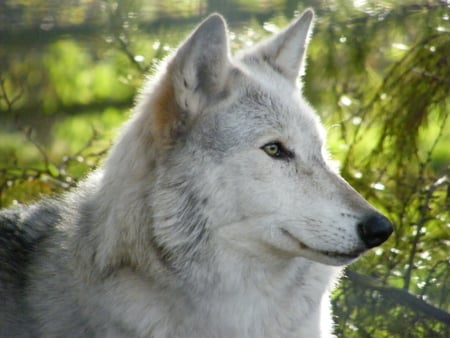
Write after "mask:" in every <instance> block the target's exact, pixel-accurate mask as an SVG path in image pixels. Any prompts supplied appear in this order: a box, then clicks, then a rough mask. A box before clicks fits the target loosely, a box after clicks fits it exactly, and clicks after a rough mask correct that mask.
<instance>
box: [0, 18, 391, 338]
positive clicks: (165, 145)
mask: <svg viewBox="0 0 450 338" xmlns="http://www.w3.org/2000/svg"><path fill="white" fill-rule="evenodd" d="M312 17H313V13H312V11H311V10H308V11H306V12H305V14H304V15H303V16H301V17H300V18H299V19H297V20H294V22H293V23H292V24H291V25H290V26H289V27H288V28H286V29H285V30H284V31H282V32H281V33H279V34H277V35H275V36H274V37H273V38H271V39H268V40H266V41H264V42H262V43H261V44H259V45H257V46H256V47H255V48H253V49H251V50H249V51H244V52H243V53H242V54H240V55H239V56H238V57H236V58H232V57H231V56H230V55H229V50H228V49H229V47H228V39H227V32H226V24H225V22H224V20H223V19H222V18H221V17H220V16H218V15H213V16H211V17H209V18H208V19H206V20H205V21H204V22H203V23H202V24H200V26H199V27H198V28H197V29H196V30H195V31H194V32H193V33H192V35H191V36H190V37H188V38H187V40H186V41H185V42H184V43H182V44H181V46H180V48H179V49H178V51H177V52H175V53H174V55H173V56H171V57H169V58H168V60H167V62H166V64H164V65H162V66H161V70H160V72H159V74H158V75H156V76H155V78H154V79H153V80H151V81H150V82H149V83H148V84H147V85H146V86H145V88H144V89H143V90H142V92H141V94H140V97H139V100H138V103H137V106H136V108H135V113H134V115H133V116H132V118H131V119H130V121H128V122H127V123H126V124H125V125H124V128H123V130H122V133H121V135H120V136H119V137H118V139H117V141H116V142H115V144H114V146H113V147H112V149H111V151H110V153H109V155H108V157H107V158H106V160H105V163H104V165H103V166H102V167H101V168H99V169H98V170H96V171H95V172H93V173H92V174H91V175H89V176H88V177H87V178H86V179H85V180H84V181H83V182H81V183H80V185H79V187H78V188H76V189H74V190H73V191H71V192H68V193H66V194H64V195H62V196H60V197H59V198H58V199H54V200H44V201H40V202H37V203H36V204H34V205H30V206H21V207H16V208H12V209H7V210H4V211H2V212H1V213H0V226H1V231H0V244H1V245H0V299H2V303H1V304H0V337H11V336H15V337H154V338H161V337H187V338H194V337H218V338H219V337H330V336H331V334H332V322H331V316H330V311H329V299H328V295H329V292H330V290H331V289H332V287H333V286H334V283H335V281H336V279H337V277H338V276H339V273H340V271H341V269H342V268H341V267H342V266H343V265H345V264H349V263H351V262H352V261H354V260H355V259H357V258H358V257H359V256H360V255H361V254H362V253H363V252H365V251H366V250H367V249H369V248H370V247H373V246H374V245H378V244H381V242H382V241H384V240H385V239H386V238H387V237H388V236H389V234H390V231H391V226H390V224H389V223H388V221H387V220H386V219H385V218H383V217H382V216H379V217H368V216H370V215H378V213H377V211H375V209H374V208H373V207H372V206H370V205H369V204H368V203H367V202H366V201H365V200H364V199H363V198H362V197H361V196H360V195H359V194H358V193H357V192H355V191H354V190H353V189H352V188H351V187H350V186H349V185H348V184H347V183H346V182H345V181H344V180H343V179H342V178H340V176H339V175H338V173H337V172H336V171H335V170H333V168H332V166H331V165H330V163H329V161H328V159H327V156H326V151H325V150H324V129H323V127H322V126H321V124H320V121H319V119H318V117H317V116H316V114H315V113H314V111H313V109H312V108H311V107H310V106H309V105H308V103H306V101H305V100H304V99H303V98H302V97H301V95H300V90H299V88H298V86H297V83H296V82H297V81H296V78H297V75H298V73H301V72H302V68H303V67H304V52H305V50H306V46H307V43H308V37H309V34H310V30H311V29H310V27H311V21H312ZM274 142H275V143H276V144H281V143H282V144H283V145H284V147H286V149H287V150H289V154H290V155H289V158H282V157H281V158H277V157H275V156H273V154H272V155H271V154H269V153H267V152H266V150H265V149H266V148H265V145H267V144H272V143H274ZM367 219H371V220H374V219H375V220H377V224H364V220H367ZM361 224H362V225H361ZM362 227H364V228H363V230H364V231H361V229H362ZM369 227H373V228H375V229H378V230H377V231H375V230H372V228H369ZM361 234H364V236H365V237H364V236H362V235H361ZM367 234H372V235H374V236H375V235H377V236H378V235H379V236H381V237H382V238H381V237H380V238H381V239H378V238H375V239H374V238H367V236H368V235H367ZM369 240H370V241H369ZM368 243H370V244H368Z"/></svg>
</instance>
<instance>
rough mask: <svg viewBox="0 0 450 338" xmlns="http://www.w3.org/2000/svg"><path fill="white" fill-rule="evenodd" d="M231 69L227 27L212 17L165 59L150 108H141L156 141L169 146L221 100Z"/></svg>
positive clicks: (215, 15)
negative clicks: (209, 106) (207, 108)
mask: <svg viewBox="0 0 450 338" xmlns="http://www.w3.org/2000/svg"><path fill="white" fill-rule="evenodd" d="M230 69H231V62H230V58H229V48H228V36H227V29H226V24H225V21H224V19H223V18H222V17H221V16H220V15H217V14H213V15H211V16H209V17H208V18H207V19H205V20H204V21H203V22H202V23H201V24H200V25H199V26H198V27H197V28H196V29H195V30H194V32H193V33H192V34H191V35H190V36H189V37H188V38H187V39H186V40H185V42H183V43H182V44H181V46H180V47H179V48H178V50H177V51H176V52H175V53H174V55H172V57H170V58H169V59H168V62H167V66H166V67H165V69H163V70H164V72H163V73H161V74H160V75H161V76H160V78H159V80H157V81H156V84H155V85H154V87H153V89H152V90H153V93H152V94H151V99H150V100H149V101H148V104H150V107H148V106H146V107H148V109H147V108H146V107H144V108H143V110H145V111H151V119H152V122H151V133H152V135H153V138H154V139H155V141H156V142H158V143H159V144H160V145H164V144H166V145H167V144H171V143H172V142H173V141H174V139H175V138H176V136H178V135H180V134H183V133H184V132H185V131H186V130H187V128H188V126H189V125H190V122H191V121H192V120H193V118H194V117H195V116H196V115H198V114H199V113H200V112H201V111H202V110H203V109H205V107H207V106H208V105H209V104H211V103H212V102H213V101H214V100H218V99H220V98H222V97H224V96H225V95H226V87H227V85H226V83H227V78H228V74H229V72H230ZM144 100H145V98H144ZM144 105H145V104H144Z"/></svg>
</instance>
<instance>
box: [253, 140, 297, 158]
mask: <svg viewBox="0 0 450 338" xmlns="http://www.w3.org/2000/svg"><path fill="white" fill-rule="evenodd" d="M261 149H262V150H264V152H265V153H266V154H267V155H269V156H270V157H273V158H276V159H290V158H293V157H294V153H293V152H291V151H289V150H287V149H286V148H285V147H284V146H283V145H282V144H281V143H280V142H271V143H267V144H266V145H264V146H262V147H261Z"/></svg>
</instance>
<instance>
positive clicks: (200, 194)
mask: <svg viewBox="0 0 450 338" xmlns="http://www.w3.org/2000/svg"><path fill="white" fill-rule="evenodd" d="M312 19H313V13H312V11H310V10H308V11H306V12H305V13H304V14H303V15H302V16H301V17H300V18H299V19H297V20H296V21H294V22H293V23H292V24H291V25H290V26H288V27H287V28H286V29H284V30H283V31H281V32H280V33H278V34H276V35H275V36H273V37H272V38H270V39H268V40H266V41H263V42H261V43H259V44H258V45H256V46H255V47H254V48H252V49H251V50H248V51H244V52H243V53H241V54H240V55H238V56H237V57H236V58H232V57H231V56H230V53H229V48H228V40H227V33H226V26H225V23H224V21H223V19H222V18H221V17H220V16H218V15H213V16H211V17H209V18H208V19H206V20H205V21H204V22H203V23H202V24H201V25H200V26H199V27H198V28H197V30H196V31H195V32H194V33H193V34H192V35H191V36H190V37H189V38H188V39H187V41H186V42H185V43H184V44H183V45H182V46H181V47H180V49H179V50H178V52H177V53H176V54H175V55H174V56H173V57H172V58H171V59H169V61H168V64H167V68H166V70H165V72H163V73H162V75H161V78H160V79H159V80H158V81H157V82H156V83H157V84H158V85H157V87H156V88H157V89H155V87H153V86H152V87H150V88H148V89H147V90H146V91H144V94H143V95H142V98H141V103H140V105H139V106H138V108H137V111H138V114H137V117H136V119H137V120H141V121H139V123H138V126H145V127H146V128H149V130H150V131H142V132H141V133H148V134H149V135H148V137H149V138H151V140H149V141H147V142H148V144H150V148H151V149H152V150H151V151H153V152H154V153H155V154H158V155H157V156H155V157H157V158H158V159H157V160H156V161H157V162H158V164H156V169H155V172H156V175H155V178H154V179H155V186H156V188H155V189H153V191H154V192H155V193H153V195H154V198H153V200H152V203H151V204H152V210H153V211H154V215H153V226H154V234H153V236H154V238H156V242H158V243H159V245H160V247H161V249H162V251H163V252H164V255H165V256H167V257H169V256H174V257H175V256H179V253H180V252H183V255H182V256H185V257H187V256H189V255H187V254H186V253H187V252H188V251H190V250H192V249H193V248H194V247H196V243H201V242H202V241H208V240H216V241H218V242H219V243H221V244H220V245H223V246H229V248H233V249H239V250H242V251H243V252H247V253H251V252H254V253H256V252H258V253H266V254H271V255H278V256H279V255H281V256H290V257H295V256H299V257H304V258H306V259H308V260H312V261H316V262H319V263H323V264H327V265H344V264H348V263H351V262H352V261H354V260H355V259H357V258H358V257H359V256H360V255H361V254H362V253H363V252H365V251H366V250H367V249H370V248H372V247H374V246H377V245H379V244H381V243H382V242H384V241H385V240H386V239H387V238H388V237H389V235H390V234H391V232H392V225H391V224H390V222H389V221H388V220H387V219H386V218H385V217H384V216H382V215H381V214H379V213H378V212H377V211H376V210H375V209H374V208H373V207H371V206H370V205H369V204H368V203H367V202H366V201H365V200H364V199H363V198H362V197H361V196H360V195H359V194H358V193H357V192H356V191H355V190H353V189H352V188H351V187H350V186H349V185H348V184H347V183H346V182H345V181H344V180H343V179H342V178H341V177H340V176H339V174H338V173H337V172H336V170H334V169H333V167H332V166H331V165H330V163H329V160H328V155H327V152H326V149H325V145H324V142H325V131H324V128H323V127H322V125H321V123H320V120H319V118H318V116H317V115H316V113H315V112H314V110H313V109H312V108H311V107H310V106H309V104H308V103H307V102H306V101H305V99H304V98H303V97H302V96H301V90H300V88H299V87H298V84H297V78H298V76H299V74H301V73H302V70H303V68H304V63H305V62H304V58H305V56H304V55H305V50H306V47H307V43H308V39H309V35H310V31H311V22H312ZM146 93H150V94H146ZM127 149H129V147H127ZM124 157H126V154H123V155H122V158H124ZM219 239H220V240H219ZM223 243H227V244H223Z"/></svg>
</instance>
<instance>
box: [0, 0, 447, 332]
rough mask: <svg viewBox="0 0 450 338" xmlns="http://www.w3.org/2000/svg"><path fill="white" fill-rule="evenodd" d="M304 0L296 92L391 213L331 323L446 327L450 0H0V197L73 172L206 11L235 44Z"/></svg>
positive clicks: (386, 328) (102, 147) (38, 189)
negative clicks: (389, 225)
mask: <svg viewBox="0 0 450 338" xmlns="http://www.w3.org/2000/svg"><path fill="white" fill-rule="evenodd" d="M306 7H313V8H314V9H315V11H316V14H317V21H316V26H315V31H314V35H313V39H312V42H311V46H310V49H309V56H308V69H307V73H306V76H305V86H304V91H305V96H306V97H307V98H308V100H309V101H310V102H311V103H312V104H313V106H314V107H316V109H317V111H318V113H319V115H320V116H321V117H322V119H323V121H324V123H325V125H326V127H327V129H328V133H329V142H328V143H329V148H330V151H331V153H332V154H333V156H334V158H335V159H336V160H337V161H338V162H339V165H340V168H341V170H342V174H343V176H344V177H345V178H346V179H347V180H348V181H350V182H351V184H352V185H353V186H354V187H355V188H357V189H358V190H359V191H360V192H362V194H363V195H364V196H365V197H366V198H368V199H369V200H370V201H371V202H372V203H373V204H374V205H376V206H377V207H378V208H379V209H380V210H382V211H383V212H385V213H386V214H387V215H388V216H389V218H390V219H391V220H392V221H393V223H394V224H395V227H396V231H395V234H394V235H393V236H392V237H391V238H390V240H389V241H388V242H387V243H386V244H385V245H383V246H382V247H381V248H377V249H375V250H374V251H373V252H372V253H370V254H367V255H366V256H365V257H364V258H363V259H362V260H361V261H359V262H358V263H355V264H353V265H352V266H350V267H349V268H348V269H347V274H346V277H345V278H343V280H342V283H341V284H340V287H339V288H338V289H337V290H336V292H335V293H334V298H333V305H334V313H335V315H336V318H335V320H336V323H337V325H336V333H337V335H338V336H340V337H450V314H449V311H450V302H449V288H450V264H449V251H450V250H449V247H450V181H449V174H450V122H449V121H448V115H449V111H450V2H449V1H446V0H442V1H439V0H436V1H425V0H416V1H409V0H403V1H394V0H386V1H382V2H381V1H370V0H354V1H351V0H328V1H321V0H317V1H314V0H305V1H293V0H285V1H282V0H275V1H253V0H250V1H231V0H229V1H218V0H209V1H206V0H204V1H203V0H196V1H194V0H193V1H171V0H168V1H164V2H161V1H156V0H151V1H143V0H119V1H117V0H108V1H98V0H71V1H69V0H45V1H44V0H4V1H0V207H6V206H9V205H11V204H14V203H18V202H29V201H32V200H35V199H37V198H39V197H40V196H42V195H43V194H53V193H57V192H61V191H63V190H65V189H68V188H70V187H72V186H75V185H76V182H77V181H78V180H79V179H81V178H82V177H83V176H84V175H85V174H86V172H87V171H88V170H91V169H92V168H94V167H95V166H97V165H98V163H99V162H101V160H102V158H104V155H105V153H106V152H107V149H108V147H109V146H110V144H111V142H112V140H113V138H114V135H115V134H116V132H117V130H118V128H119V127H120V125H121V123H122V122H123V121H124V120H126V119H127V118H128V116H129V114H130V111H131V108H132V106H133V100H134V97H135V95H136V93H137V91H138V89H139V88H140V86H141V85H142V83H143V81H145V76H146V75H151V74H152V72H153V71H154V69H155V67H156V66H157V64H158V62H159V61H160V60H161V59H162V58H164V56H166V55H167V54H168V53H170V52H171V51H172V50H173V49H174V48H176V46H177V44H178V43H179V42H180V41H181V40H182V39H183V38H184V37H185V36H186V34H188V33H189V32H190V31H191V30H192V28H193V27H194V26H195V25H196V24H197V23H198V22H199V21H200V20H201V19H202V18H204V17H205V16H206V15H207V14H208V13H210V12H220V13H222V14H223V15H224V16H225V17H226V18H227V20H228V22H229V30H230V38H231V45H232V49H238V48H241V47H245V46H249V45H251V44H252V43H253V42H254V41H258V40H260V39H261V38H263V37H265V36H268V35H270V34H272V33H273V32H275V31H277V30H278V29H280V28H281V27H283V26H284V25H285V24H286V23H287V22H289V20H290V19H292V18H293V17H294V16H296V15H298V13H299V12H301V11H302V10H303V9H305V8H306Z"/></svg>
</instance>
